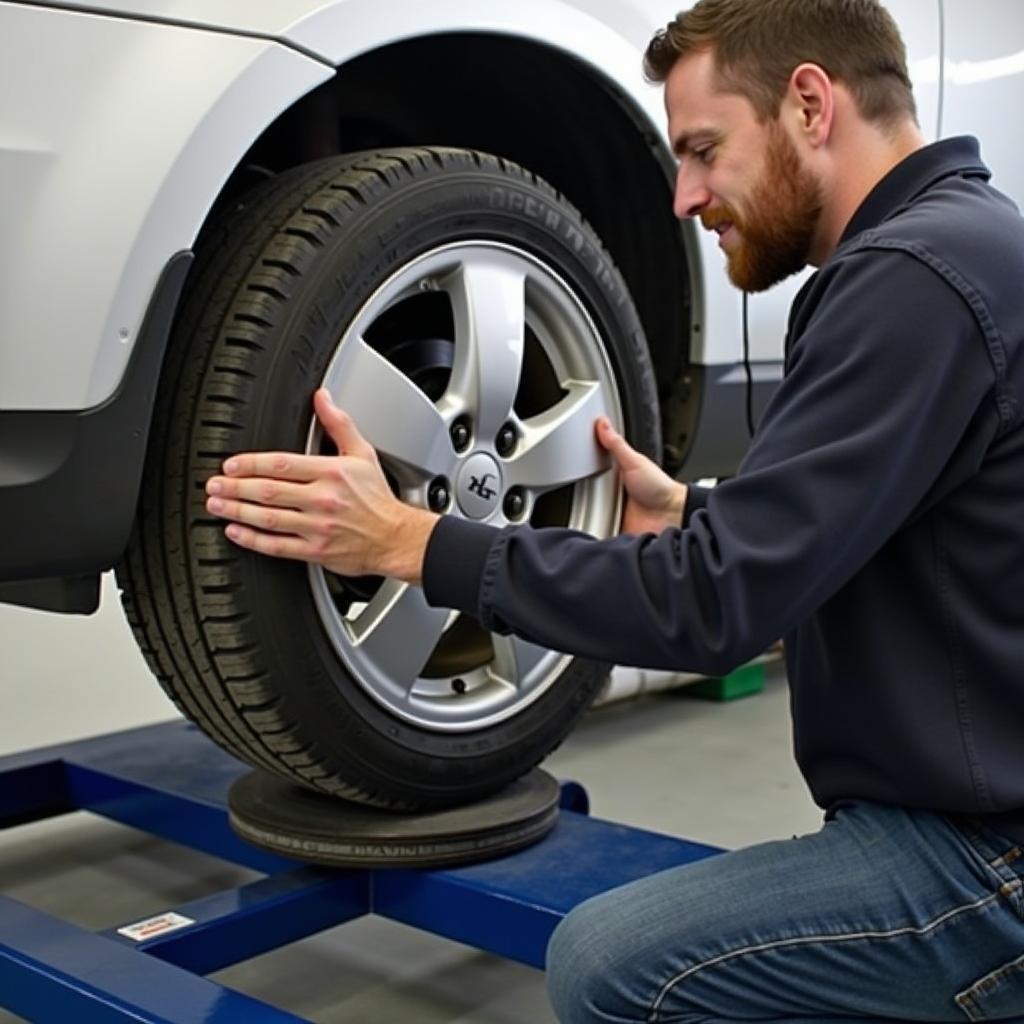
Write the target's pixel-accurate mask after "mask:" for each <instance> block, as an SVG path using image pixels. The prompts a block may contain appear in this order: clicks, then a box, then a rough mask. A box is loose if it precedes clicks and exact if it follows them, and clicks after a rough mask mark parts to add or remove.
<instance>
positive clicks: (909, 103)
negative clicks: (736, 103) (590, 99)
mask: <svg viewBox="0 0 1024 1024" xmlns="http://www.w3.org/2000/svg"><path fill="white" fill-rule="evenodd" d="M702 49H710V50H711V52H712V54H713V55H714V60H715V68H716V71H717V73H718V77H719V80H720V84H721V87H722V89H723V90H724V91H727V92H734V93H738V94H739V95H741V96H745V97H746V98H747V99H749V100H750V102H751V103H752V104H753V107H754V110H755V112H756V114H757V117H758V118H759V119H760V120H761V121H767V120H769V119H771V118H774V117H777V116H778V113H779V107H780V105H781V103H782V98H783V96H784V95H785V93H786V88H787V85H788V83H789V77H790V75H791V74H792V72H793V69H794V68H795V67H797V66H798V65H799V64H803V63H811V64H817V65H819V67H821V68H822V69H823V70H824V71H825V72H826V73H827V74H828V76H829V77H830V78H831V79H832V80H833V81H838V82H842V83H843V85H845V86H846V87H847V89H849V90H850V93H851V94H852V95H853V98H854V100H855V102H856V104H857V107H858V110H859V111H860V114H861V116H862V117H864V118H865V119H866V120H868V121H875V122H878V123H881V124H882V125H884V126H886V127H892V126H895V125H896V124H897V123H898V122H899V121H901V120H903V119H904V118H906V117H908V116H909V117H911V118H913V119H915V120H916V117H917V111H916V107H915V105H914V94H913V92H912V89H911V84H910V75H909V74H908V72H907V51H906V47H905V46H904V45H903V39H902V38H901V37H900V33H899V29H898V28H897V27H896V23H895V22H894V21H893V19H892V16H891V15H890V14H889V12H888V11H887V10H886V9H885V8H884V7H883V6H882V5H881V4H880V3H879V2H878V0H699V2H698V3H696V4H694V6H693V7H692V8H691V9H690V10H688V11H681V12H680V13H679V14H678V15H676V17H675V19H674V20H673V21H671V22H669V24H668V26H667V27H666V28H664V29H662V30H661V31H660V32H658V33H657V34H656V35H655V37H654V38H653V39H652V40H651V42H650V45H649V46H648V47H647V53H646V55H645V57H644V69H645V71H646V73H647V77H648V78H649V79H650V80H651V81H653V82H664V81H665V79H666V78H667V77H668V74H669V72H670V71H671V70H672V68H673V66H674V65H675V63H676V61H677V60H678V59H679V58H680V57H682V56H684V55H685V54H689V53H692V52H694V51H697V50H702Z"/></svg>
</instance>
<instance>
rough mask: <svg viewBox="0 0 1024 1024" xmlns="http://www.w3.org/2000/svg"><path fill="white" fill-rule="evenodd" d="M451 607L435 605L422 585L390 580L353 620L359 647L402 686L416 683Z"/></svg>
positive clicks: (394, 681)
mask: <svg viewBox="0 0 1024 1024" xmlns="http://www.w3.org/2000/svg"><path fill="white" fill-rule="evenodd" d="M448 615H449V612H448V609H447V608H431V607H430V605H428V604H427V599H426V597H424V595H423V591H422V590H420V588H419V587H413V586H410V585H409V584H408V583H402V582H400V581H398V580H387V581H386V582H385V583H384V585H383V586H382V587H381V588H380V590H378V591H377V593H376V594H375V595H374V597H373V599H372V600H371V601H370V603H369V604H368V605H367V606H366V608H365V609H363V611H362V612H361V613H360V614H359V616H358V617H357V618H356V619H355V621H354V622H353V623H352V624H351V627H352V632H353V639H354V641H355V645H356V647H357V648H360V649H361V650H362V651H363V653H364V654H365V655H366V656H367V657H368V658H370V659H371V660H372V661H373V662H374V663H375V664H376V665H377V666H378V667H379V668H380V670H381V671H382V672H383V673H384V675H385V676H386V677H387V678H388V679H389V680H390V681H391V682H393V683H394V684H395V686H397V687H398V688H400V689H403V690H407V689H409V688H411V687H412V685H413V683H414V682H415V681H416V679H417V677H418V676H419V674H420V673H421V672H422V671H423V666H424V665H426V663H427V660H428V659H429V658H430V655H431V654H432V653H433V651H434V648H435V647H436V646H437V642H438V640H439V639H440V638H441V633H442V631H443V630H444V626H445V623H446V622H447V621H448Z"/></svg>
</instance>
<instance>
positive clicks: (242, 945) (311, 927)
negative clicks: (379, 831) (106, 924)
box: [103, 868, 370, 974]
mask: <svg viewBox="0 0 1024 1024" xmlns="http://www.w3.org/2000/svg"><path fill="white" fill-rule="evenodd" d="M172 912H173V913H176V914H181V915H182V916H183V917H187V918H190V919H191V920H193V921H195V924H194V925H189V926H187V927H185V928H182V929H181V930H179V931H173V932H169V933H168V934H166V935H163V936H160V937H158V938H154V939H147V940H145V941H142V942H135V941H134V940H132V939H130V938H127V937H125V936H123V935H119V934H118V933H117V930H116V929H111V930H110V931H107V932H104V933H103V934H104V935H105V936H106V937H107V938H109V939H111V940H113V941H115V942H119V943H122V944H124V945H128V946H130V947H131V948H132V949H135V950H137V951H138V952H140V953H148V954H150V955H151V956H154V957H157V958H159V959H160V960H164V961H166V962H167V963H172V964H175V965H177V966H178V967H184V968H185V969H186V970H189V971H193V972H195V973H196V974H210V973H212V972H213V971H219V970H220V969H221V968H222V967H228V966H230V965H231V964H236V963H239V962H241V961H242V960H248V959H249V958H250V957H254V956H258V955H259V954H260V953H266V952H267V951H269V950H271V949H277V948H279V947H280V946H284V945H286V944H287V943H289V942H295V941H296V940H297V939H304V938H306V936H308V935H313V934H315V933H316V932H319V931H323V930H324V929H325V928H333V927H334V926H335V925H338V924H342V923H344V922H345V921H351V920H353V919H354V918H357V917H362V916H363V915H364V914H368V913H369V912H370V874H369V872H367V871H344V872H340V871H330V870H327V869H325V868H298V869H297V870H294V871H289V872H285V873H282V874H277V875H273V876H271V877H269V878H261V879H260V880H259V881H257V882H252V883H250V884H249V885H243V886H242V887H241V888H238V889H229V890H227V891H225V892H219V893H216V894H215V895H213V896H207V897H206V898H205V899H201V900H194V901H193V902H191V903H186V904H184V905H182V906H179V907H174V908H172Z"/></svg>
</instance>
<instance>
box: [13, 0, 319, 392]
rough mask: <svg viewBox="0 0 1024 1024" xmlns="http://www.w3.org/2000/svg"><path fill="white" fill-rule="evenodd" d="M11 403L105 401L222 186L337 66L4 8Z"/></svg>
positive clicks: (130, 26) (252, 42) (125, 24)
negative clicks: (162, 280)
mask: <svg viewBox="0 0 1024 1024" xmlns="http://www.w3.org/2000/svg"><path fill="white" fill-rule="evenodd" d="M0 18H2V19H3V47H4V49H5V50H7V49H8V48H10V51H11V53H12V59H7V58H6V56H5V58H4V59H3V60H0V95H4V96H15V95H17V96H18V97H19V100H18V102H17V103H5V104H4V105H3V109H2V113H0V182H2V185H3V187H2V188H0V223H2V224H3V226H4V235H5V239H6V242H7V249H6V252H7V257H6V258H5V259H4V269H3V273H2V274H0V339H3V344H0V409H4V410H17V409H21V410H30V409H34V410H41V409H53V410H70V409H84V408H91V407H95V406H97V405H100V404H101V403H102V402H104V401H105V400H107V399H108V398H109V397H110V396H111V395H112V394H113V393H114V392H115V390H116V389H117V386H118V383H119V382H120V380H121V378H122V376H123V375H124V371H125V367H126V366H127V363H128V359H129V356H130V354H131V351H132V348H133V345H134V342H135V339H136V337H137V335H138V331H139V328H140V326H141V323H142V318H143V315H144V314H145V311H146V308H147V306H148V304H149V301H150V298H151V296H152V294H153V290H154V287H155V285H156V282H157V280H158V278H159V276H160V273H161V272H162V271H163V269H164V267H165V266H166V264H167V262H168V260H169V259H170V258H171V257H172V256H173V254H174V253H175V252H178V251H180V250H183V249H188V248H190V247H191V245H192V243H193V241H194V239H195V236H196V233H197V232H198V230H199V227H200V226H201V224H202V223H203V220H204V218H205V217H206V215H207V213H208V211H209V207H210V205H211V203H212V202H213V200H214V198H215V197H216V195H217V193H218V192H219V191H220V189H221V187H222V185H223V183H224V181H225V179H226V177H227V176H228V174H230V172H231V170H232V169H233V168H234V166H235V164H236V162H237V160H238V159H239V157H240V156H241V154H243V153H244V152H245V150H246V149H247V148H248V147H249V145H250V144H251V142H252V140H253V139H254V138H255V137H256V136H257V135H258V134H259V133H260V132H261V131H262V130H263V128H264V127H265V125H266V123H267V121H268V120H269V119H272V118H273V117H274V116H276V114H277V113H279V112H280V111H281V110H283V109H284V108H285V107H287V106H288V105H289V104H290V103H291V102H293V101H294V100H295V99H296V98H297V97H299V96H301V95H303V94H305V93H306V92H308V91H309V90H310V89H311V88H313V87H314V86H316V85H317V84H318V83H319V82H321V81H323V80H324V79H326V78H328V77H330V75H331V69H330V68H328V67H327V66H325V65H323V64H321V63H319V62H317V61H315V60H313V59H311V58H310V57H308V56H305V55H303V54H300V53H298V52H296V51H295V50H292V49H289V48H288V47H285V46H282V45H280V44H278V43H274V42H270V41H266V40H259V39H251V38H244V37H238V36H232V35H226V34H223V33H215V32H206V31H199V30H195V29H187V28H180V27H177V26H169V25H153V24H149V23H146V22H138V21H127V20H120V19H115V18H105V17H98V16H96V15H92V14H81V13H70V12H66V11H55V10H49V9H45V8H42V7H27V6H20V5H10V4H0Z"/></svg>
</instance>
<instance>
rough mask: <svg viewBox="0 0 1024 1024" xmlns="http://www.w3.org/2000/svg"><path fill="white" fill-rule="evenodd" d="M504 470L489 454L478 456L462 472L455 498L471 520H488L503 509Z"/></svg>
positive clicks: (476, 454)
mask: <svg viewBox="0 0 1024 1024" xmlns="http://www.w3.org/2000/svg"><path fill="white" fill-rule="evenodd" d="M501 492H502V474H501V467H500V466H499V465H498V463H497V462H496V461H495V460H494V459H493V458H492V457H491V456H490V455H488V454H487V453H486V452H476V453H475V454H474V455H471V456H470V457H469V458H468V459H466V461H465V463H464V464H463V466H462V469H460V470H459V476H458V480H457V482H456V485H455V496H456V499H457V500H458V503H459V508H460V509H461V510H462V512H463V514H464V515H465V516H466V517H467V518H469V519H487V518H488V517H489V516H491V515H492V514H493V513H494V511H495V510H496V509H498V508H500V507H501Z"/></svg>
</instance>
